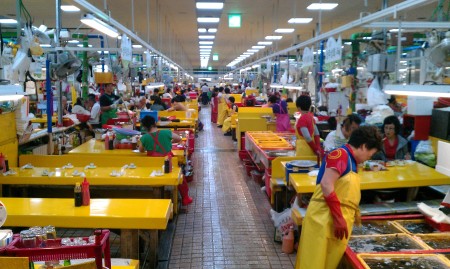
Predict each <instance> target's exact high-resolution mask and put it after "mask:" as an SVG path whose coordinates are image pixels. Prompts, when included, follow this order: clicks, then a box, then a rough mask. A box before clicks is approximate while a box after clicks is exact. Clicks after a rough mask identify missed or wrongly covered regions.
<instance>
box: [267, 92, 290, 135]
mask: <svg viewBox="0 0 450 269" xmlns="http://www.w3.org/2000/svg"><path fill="white" fill-rule="evenodd" d="M269 106H271V107H272V110H273V114H275V116H276V117H277V132H287V131H289V130H290V129H291V120H290V118H289V113H288V111H287V104H286V102H285V101H281V100H278V98H277V96H275V95H272V96H270V97H269Z"/></svg>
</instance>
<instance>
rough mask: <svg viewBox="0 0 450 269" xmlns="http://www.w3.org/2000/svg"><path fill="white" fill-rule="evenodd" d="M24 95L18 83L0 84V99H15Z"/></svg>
mask: <svg viewBox="0 0 450 269" xmlns="http://www.w3.org/2000/svg"><path fill="white" fill-rule="evenodd" d="M24 95H25V92H24V91H23V87H22V86H20V85H0V101H16V100H19V99H21V98H22V97H23V96H24Z"/></svg>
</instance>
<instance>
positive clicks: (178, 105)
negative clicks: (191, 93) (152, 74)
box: [167, 95, 187, 111]
mask: <svg viewBox="0 0 450 269" xmlns="http://www.w3.org/2000/svg"><path fill="white" fill-rule="evenodd" d="M170 102H171V103H172V106H171V107H169V109H167V111H187V108H186V107H185V106H184V105H183V97H182V96H181V95H177V96H175V97H174V98H172V101H170Z"/></svg>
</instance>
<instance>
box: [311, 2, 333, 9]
mask: <svg viewBox="0 0 450 269" xmlns="http://www.w3.org/2000/svg"><path fill="white" fill-rule="evenodd" d="M337 6H338V4H336V3H312V4H311V5H309V6H308V7H307V8H306V9H309V10H332V9H334V8H335V7H337Z"/></svg>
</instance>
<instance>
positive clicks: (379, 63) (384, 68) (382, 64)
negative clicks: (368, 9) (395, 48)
mask: <svg viewBox="0 0 450 269" xmlns="http://www.w3.org/2000/svg"><path fill="white" fill-rule="evenodd" d="M367 71H369V72H388V73H390V72H394V71H395V55H387V54H373V55H369V61H368V63H367Z"/></svg>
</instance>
